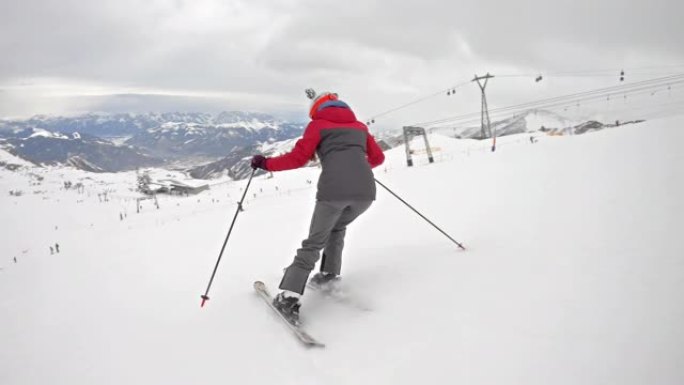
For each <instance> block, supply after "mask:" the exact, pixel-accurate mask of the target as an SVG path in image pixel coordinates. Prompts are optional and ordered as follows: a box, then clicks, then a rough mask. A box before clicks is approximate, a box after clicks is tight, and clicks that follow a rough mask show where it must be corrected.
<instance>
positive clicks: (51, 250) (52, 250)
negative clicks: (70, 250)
mask: <svg viewBox="0 0 684 385" xmlns="http://www.w3.org/2000/svg"><path fill="white" fill-rule="evenodd" d="M54 253H55V249H53V248H52V246H50V255H52V254H54Z"/></svg>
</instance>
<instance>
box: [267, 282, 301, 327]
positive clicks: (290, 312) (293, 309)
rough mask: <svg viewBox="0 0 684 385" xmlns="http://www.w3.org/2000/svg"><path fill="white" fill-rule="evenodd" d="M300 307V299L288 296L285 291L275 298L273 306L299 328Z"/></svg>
mask: <svg viewBox="0 0 684 385" xmlns="http://www.w3.org/2000/svg"><path fill="white" fill-rule="evenodd" d="M300 305H301V304H300V303H299V298H298V297H295V296H288V295H286V294H285V292H283V291H281V292H280V293H278V295H276V296H275V298H273V306H274V307H275V308H276V309H277V310H278V311H279V312H280V314H282V315H283V317H285V319H286V320H287V322H289V323H291V324H292V325H294V326H299V306H300Z"/></svg>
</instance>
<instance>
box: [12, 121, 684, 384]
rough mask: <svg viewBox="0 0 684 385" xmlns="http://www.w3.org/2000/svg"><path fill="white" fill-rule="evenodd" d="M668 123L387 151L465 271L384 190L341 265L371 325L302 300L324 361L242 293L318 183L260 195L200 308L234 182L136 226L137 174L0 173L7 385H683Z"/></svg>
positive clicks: (680, 137) (389, 173)
mask: <svg viewBox="0 0 684 385" xmlns="http://www.w3.org/2000/svg"><path fill="white" fill-rule="evenodd" d="M682 123H684V118H681V117H679V118H669V119H662V120H654V121H649V122H646V123H642V124H639V125H630V126H624V127H618V128H614V129H607V130H603V131H600V132H597V133H591V134H587V135H582V136H573V137H539V142H538V143H536V144H530V143H529V141H528V137H529V135H527V134H523V135H518V136H511V137H504V138H500V139H499V141H498V144H499V146H498V149H497V152H496V153H494V154H492V153H490V152H489V143H479V142H475V141H468V140H464V141H457V140H453V139H450V138H446V137H440V136H438V135H431V137H430V142H431V144H432V145H433V146H436V147H439V148H440V151H439V152H438V153H436V154H435V159H436V163H435V164H430V165H428V164H426V160H425V159H424V158H425V157H426V156H425V155H421V154H418V155H416V157H415V162H416V163H417V166H416V167H413V168H407V167H405V158H404V150H403V148H396V149H393V150H391V151H389V152H387V162H386V164H385V165H383V166H380V167H378V168H377V169H376V170H375V174H376V177H377V178H378V179H379V180H380V181H382V182H383V183H385V184H386V185H387V186H388V187H390V188H392V189H394V190H395V192H396V193H398V194H399V195H400V196H402V198H404V199H405V200H406V201H407V202H409V203H410V204H412V205H413V206H414V207H416V208H417V209H418V210H420V211H421V212H422V213H423V214H424V215H426V216H427V217H428V218H430V219H431V220H432V221H433V222H435V223H436V224H437V225H439V226H440V227H441V228H443V229H444V230H445V231H447V232H448V233H449V234H451V235H452V236H453V237H454V238H455V239H457V240H458V241H459V242H462V243H463V244H464V245H465V246H466V248H467V249H468V250H467V251H465V252H463V251H459V250H458V248H457V247H456V246H455V245H454V244H452V243H450V242H449V240H448V239H446V238H445V237H444V236H443V235H442V234H440V233H438V232H437V231H435V230H434V229H433V228H431V227H430V226H429V225H428V224H427V223H425V222H424V221H423V220H422V219H420V218H419V217H418V216H417V215H415V214H414V213H413V212H411V211H410V210H408V209H407V208H406V207H405V206H403V205H402V204H401V203H400V202H399V201H397V200H396V199H395V198H394V197H392V196H391V195H389V194H388V193H387V192H385V191H384V190H383V189H382V188H381V187H379V186H378V199H377V201H376V202H375V204H374V205H373V206H372V207H371V209H370V210H369V211H368V212H367V213H366V214H364V215H363V216H361V217H360V218H359V219H358V220H357V222H356V223H354V224H353V225H352V226H350V228H349V231H348V233H347V242H346V249H345V256H344V260H343V273H344V284H345V287H346V288H347V289H348V290H349V293H350V296H352V298H353V297H356V298H360V299H362V300H363V304H364V305H366V306H368V307H370V308H371V309H372V310H371V311H359V310H358V309H354V308H353V307H350V306H347V305H346V304H340V303H335V302H334V301H326V300H325V299H323V298H322V297H320V296H318V295H316V293H311V294H310V295H308V296H307V295H305V297H304V298H303V305H302V309H301V311H302V321H303V322H304V323H305V324H306V329H307V331H308V332H310V333H311V334H312V335H313V336H314V337H316V338H317V339H319V340H320V341H322V342H324V343H325V344H326V348H325V349H324V350H307V349H304V348H303V347H302V346H301V345H299V344H298V342H297V341H296V340H295V339H294V338H293V337H292V336H291V335H289V332H288V330H287V329H286V328H285V327H283V326H282V325H280V322H279V321H278V320H276V319H275V318H274V316H273V314H271V312H270V311H269V309H267V308H266V307H265V306H264V304H263V302H262V301H261V300H260V299H259V298H258V297H257V296H256V295H255V294H254V291H253V289H252V282H253V281H254V280H256V279H260V280H263V281H265V282H266V283H267V284H268V285H269V287H271V288H275V287H277V284H278V282H279V279H280V277H281V274H282V268H283V267H285V266H286V265H288V264H289V263H290V261H291V258H292V256H293V255H294V251H295V250H296V248H297V247H298V246H299V244H300V242H301V239H302V238H303V237H304V236H305V235H306V233H307V230H308V226H309V220H310V215H311V211H312V209H313V204H314V197H315V183H316V180H317V176H318V173H319V170H318V169H316V168H309V169H302V170H297V171H289V172H283V173H276V174H275V177H274V178H272V179H268V178H267V177H266V176H263V177H258V178H255V180H254V181H253V182H252V187H251V188H250V191H249V192H248V194H247V198H246V200H247V202H246V204H245V208H246V211H245V212H243V213H241V214H240V215H239V217H238V219H237V223H236V227H235V229H234V231H233V234H232V235H231V239H230V240H229V242H228V245H227V249H226V252H225V254H224V257H223V260H222V262H221V266H220V267H219V270H218V273H217V276H216V279H215V281H214V284H213V287H212V289H211V292H210V297H211V300H209V301H208V303H207V305H206V306H205V307H204V308H203V309H200V307H199V303H200V295H201V294H203V293H204V289H205V288H206V284H207V281H208V279H209V276H210V274H211V270H212V269H213V266H214V264H215V262H216V258H217V254H218V251H219V250H220V248H221V245H222V243H223V240H224V238H225V235H226V232H227V230H228V227H229V225H230V220H231V219H232V217H233V214H234V211H235V208H236V205H235V202H237V201H238V200H239V198H240V195H241V188H244V186H245V185H246V181H240V182H235V183H215V184H213V185H212V189H211V190H209V191H206V192H204V193H202V194H200V195H198V196H192V197H189V198H178V197H160V199H159V203H160V206H161V208H160V209H159V210H157V209H155V208H154V205H153V202H151V201H144V202H143V203H142V205H143V209H142V211H141V213H139V214H137V213H136V210H135V203H134V202H135V197H136V196H137V195H136V194H135V193H134V192H132V191H129V187H133V186H134V184H135V174H134V173H122V174H87V173H83V172H80V171H75V170H70V169H55V168H47V169H30V170H29V169H24V170H22V171H19V172H10V171H7V170H4V169H3V170H0V193H1V194H2V195H1V196H2V199H0V207H1V208H2V213H3V231H2V232H1V235H0V237H1V238H0V251H1V253H0V268H2V270H0V341H1V342H0V383H1V384H3V385H4V384H7V385H15V384H17V385H18V384H48V383H49V384H70V385H73V384H164V385H170V384H192V383H198V384H199V383H201V384H204V385H209V384H227V383H228V384H272V383H279V384H320V383H326V384H414V383H419V382H420V383H434V384H442V383H464V384H645V383H648V384H681V383H682V381H684V367H682V365H681V363H682V362H684V332H682V328H681V325H683V324H684V306H682V303H684V301H682V293H684V246H682V242H681V241H680V240H679V237H680V236H681V234H680V233H681V230H682V228H684V223H683V221H684V219H683V217H684V216H683V215H682V214H684V204H683V203H682V202H683V200H682V198H681V197H682V196H684V167H683V166H684V155H683V154H684V152H682V151H681V149H680V148H679V147H680V146H681V143H682V142H683V141H684V132H683V131H682V130H681V126H682ZM415 145H416V146H415V148H419V146H420V142H419V141H417V142H416V143H415ZM158 172H159V173H160V174H161V175H165V174H166V171H158ZM29 173H33V174H36V175H40V176H43V177H44V178H45V179H44V180H43V181H42V182H41V184H40V185H30V181H34V182H35V180H36V177H35V176H30V175H29ZM85 177H90V178H92V179H83V178H85ZM65 180H70V181H72V182H74V183H76V182H77V181H81V182H83V183H84V185H85V193H83V194H79V193H77V192H76V191H75V190H63V189H61V188H60V187H61V186H62V185H63V182H64V181H65ZM307 180H310V181H312V182H313V183H312V184H309V183H307ZM276 186H277V187H278V190H276V189H275V188H276ZM9 190H21V191H23V193H24V194H23V195H22V196H20V197H15V196H10V195H9ZM105 190H109V195H108V198H109V201H108V202H100V201H99V200H100V198H98V195H97V194H98V193H102V192H103V191H105ZM34 191H43V193H38V194H34ZM253 194H256V195H257V197H256V198H254V195H253ZM212 199H213V200H214V202H212ZM124 212H125V213H126V215H127V216H126V218H125V219H124V220H123V221H122V220H120V218H119V214H120V213H124ZM55 242H59V244H60V253H59V254H54V255H50V251H49V246H51V245H54V243H55ZM15 256H16V257H17V260H18V262H17V263H14V262H13V260H12V258H13V257H15Z"/></svg>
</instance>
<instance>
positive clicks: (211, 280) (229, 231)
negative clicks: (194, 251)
mask: <svg viewBox="0 0 684 385" xmlns="http://www.w3.org/2000/svg"><path fill="white" fill-rule="evenodd" d="M255 172H256V169H254V170H252V174H251V175H250V176H249V181H247V187H245V191H244V192H243V193H242V198H241V199H240V202H238V207H237V210H235V216H234V217H233V222H232V223H231V224H230V229H228V235H226V240H225V241H223V246H222V247H221V251H220V252H219V256H218V260H217V261H216V266H214V272H213V273H211V278H210V279H209V285H207V291H205V292H204V295H203V296H202V304H201V305H200V307H204V303H205V302H207V301H208V300H209V289H211V284H212V282H214V276H215V275H216V270H217V269H218V267H219V263H221V257H223V251H224V250H225V249H226V244H227V243H228V238H230V233H231V232H232V231H233V226H234V225H235V220H236V219H237V216H238V214H239V213H240V211H242V210H243V209H242V202H243V201H244V200H245V195H247V190H248V189H249V185H250V183H252V178H253V177H254V173H255Z"/></svg>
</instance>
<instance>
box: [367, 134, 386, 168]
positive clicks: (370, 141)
mask: <svg viewBox="0 0 684 385" xmlns="http://www.w3.org/2000/svg"><path fill="white" fill-rule="evenodd" d="M366 155H367V158H368V163H370V166H371V168H374V167H377V166H379V165H381V164H382V162H384V161H385V154H384V153H383V152H382V149H381V148H380V146H378V143H377V142H376V141H375V138H373V135H371V134H370V133H368V135H367V136H366Z"/></svg>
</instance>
